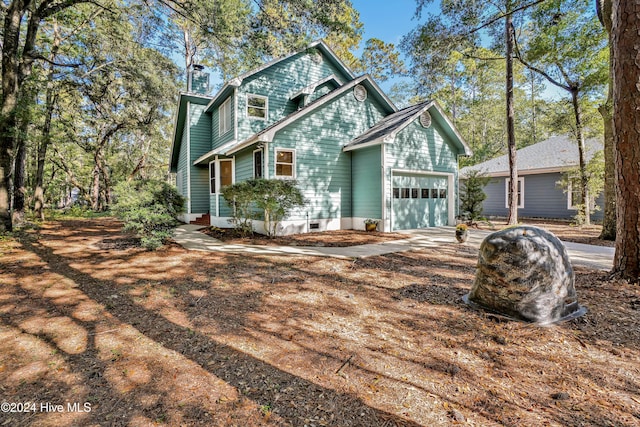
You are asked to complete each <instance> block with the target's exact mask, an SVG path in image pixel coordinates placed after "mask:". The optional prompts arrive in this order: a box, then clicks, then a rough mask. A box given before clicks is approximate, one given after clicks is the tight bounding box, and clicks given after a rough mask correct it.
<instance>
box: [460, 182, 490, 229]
mask: <svg viewBox="0 0 640 427" xmlns="http://www.w3.org/2000/svg"><path fill="white" fill-rule="evenodd" d="M462 179H463V181H462V182H461V189H460V211H461V213H462V216H463V217H464V218H465V219H466V220H467V221H468V222H469V223H470V224H471V223H474V222H476V221H478V220H480V219H484V218H483V217H482V210H483V209H482V202H483V201H484V200H485V199H486V198H487V195H486V194H485V192H484V187H485V186H486V185H487V184H488V183H489V180H490V178H489V177H487V176H484V175H482V174H481V173H480V172H478V171H470V172H469V173H467V175H466V176H464V177H463V178H462Z"/></svg>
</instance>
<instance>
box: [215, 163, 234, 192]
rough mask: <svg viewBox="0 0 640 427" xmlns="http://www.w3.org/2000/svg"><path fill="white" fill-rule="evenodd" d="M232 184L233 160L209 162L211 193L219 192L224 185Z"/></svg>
mask: <svg viewBox="0 0 640 427" xmlns="http://www.w3.org/2000/svg"><path fill="white" fill-rule="evenodd" d="M216 184H218V185H216ZM231 184H233V160H218V161H217V162H211V163H209V191H210V192H211V194H217V193H219V192H220V189H221V188H222V187H224V186H226V185H231Z"/></svg>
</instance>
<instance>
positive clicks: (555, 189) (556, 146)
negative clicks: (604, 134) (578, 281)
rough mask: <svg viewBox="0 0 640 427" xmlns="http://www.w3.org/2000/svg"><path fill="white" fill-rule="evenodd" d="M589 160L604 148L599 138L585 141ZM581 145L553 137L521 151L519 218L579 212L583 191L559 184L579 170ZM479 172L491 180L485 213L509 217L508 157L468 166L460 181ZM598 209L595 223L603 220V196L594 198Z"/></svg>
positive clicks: (561, 216) (562, 216) (568, 216)
mask: <svg viewBox="0 0 640 427" xmlns="http://www.w3.org/2000/svg"><path fill="white" fill-rule="evenodd" d="M585 145H586V148H587V161H589V160H591V159H592V158H593V156H594V155H595V154H596V153H597V152H598V151H602V149H603V142H602V140H601V139H599V138H590V139H587V140H586V141H585ZM578 159H579V157H578V145H577V143H576V142H575V140H574V139H572V138H571V137H570V136H569V135H562V136H554V137H551V138H549V139H547V140H546V141H542V142H539V143H537V144H533V145H530V146H528V147H525V148H521V149H520V150H518V154H517V165H518V216H519V217H523V218H546V219H571V218H573V217H574V216H575V215H576V213H577V207H576V205H577V204H579V198H580V189H579V187H578V185H577V181H576V185H571V184H573V181H572V182H571V184H570V188H569V189H568V190H565V189H563V188H562V186H561V185H560V184H559V181H561V180H562V179H563V174H567V173H570V172H571V171H573V170H575V168H577V167H578V163H579V160H578ZM472 170H474V171H480V172H482V173H483V174H485V175H487V176H489V177H491V181H490V182H489V184H487V186H486V187H485V188H484V191H485V193H486V195H487V199H486V200H485V201H484V204H483V208H484V211H483V214H484V215H485V216H487V217H492V216H493V217H506V216H507V215H508V212H509V209H508V207H507V200H508V199H507V197H508V196H507V195H508V184H509V159H508V157H507V155H504V156H500V157H496V158H494V159H491V160H487V161H486V162H483V163H479V164H477V165H473V166H467V167H465V168H462V169H461V170H460V179H461V180H462V179H464V177H465V176H466V174H467V173H469V172H470V171H472ZM595 205H596V206H597V207H598V209H595V212H592V215H591V219H592V220H593V221H601V220H602V215H603V210H602V206H603V196H602V194H600V195H598V196H597V197H596V198H595Z"/></svg>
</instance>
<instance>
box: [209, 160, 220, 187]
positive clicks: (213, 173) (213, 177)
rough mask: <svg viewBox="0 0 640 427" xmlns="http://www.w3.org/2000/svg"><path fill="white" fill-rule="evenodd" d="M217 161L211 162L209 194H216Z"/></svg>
mask: <svg viewBox="0 0 640 427" xmlns="http://www.w3.org/2000/svg"><path fill="white" fill-rule="evenodd" d="M217 169H218V168H216V161H215V160H214V161H213V162H209V194H216V193H217V188H216V170H217Z"/></svg>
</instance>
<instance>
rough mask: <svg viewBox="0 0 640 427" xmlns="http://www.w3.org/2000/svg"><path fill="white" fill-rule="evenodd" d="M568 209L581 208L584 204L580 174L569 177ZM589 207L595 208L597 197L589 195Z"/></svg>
mask: <svg viewBox="0 0 640 427" xmlns="http://www.w3.org/2000/svg"><path fill="white" fill-rule="evenodd" d="M567 198H568V200H567V209H576V210H577V209H579V208H580V206H581V205H583V204H584V202H583V201H582V183H581V179H580V177H579V176H572V177H570V178H569V186H568V188H567ZM589 207H590V208H591V209H594V208H595V199H594V198H593V197H589Z"/></svg>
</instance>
